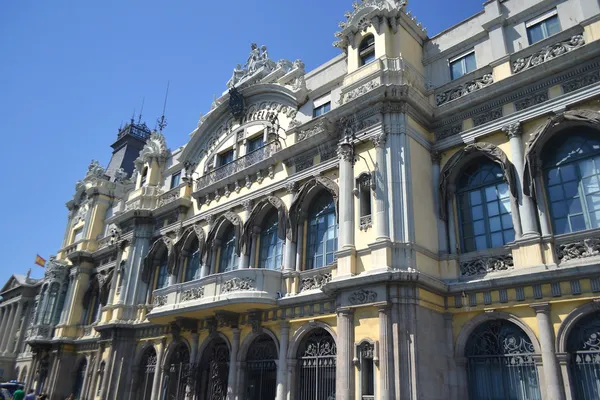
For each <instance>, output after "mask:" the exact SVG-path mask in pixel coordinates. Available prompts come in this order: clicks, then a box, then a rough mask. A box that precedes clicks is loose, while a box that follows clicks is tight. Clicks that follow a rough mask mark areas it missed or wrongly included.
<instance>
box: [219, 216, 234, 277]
mask: <svg viewBox="0 0 600 400" xmlns="http://www.w3.org/2000/svg"><path fill="white" fill-rule="evenodd" d="M235 241H236V237H235V232H234V230H233V225H230V226H229V227H227V230H226V231H225V233H224V234H223V237H222V239H221V254H220V256H219V271H218V272H227V271H232V270H234V269H236V268H237V265H238V256H237V254H236V252H235Z"/></svg>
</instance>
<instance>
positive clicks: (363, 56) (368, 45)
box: [358, 34, 375, 67]
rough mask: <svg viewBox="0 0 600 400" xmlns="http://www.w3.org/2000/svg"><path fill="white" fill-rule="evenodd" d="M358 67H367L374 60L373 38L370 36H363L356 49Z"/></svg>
mask: <svg viewBox="0 0 600 400" xmlns="http://www.w3.org/2000/svg"><path fill="white" fill-rule="evenodd" d="M358 56H359V57H360V66H361V67H362V66H363V65H367V64H368V63H370V62H372V61H374V60H375V37H374V36H373V35H371V34H369V35H367V36H365V37H364V38H363V40H362V41H361V42H360V46H359V47H358Z"/></svg>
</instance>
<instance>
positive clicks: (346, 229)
mask: <svg viewBox="0 0 600 400" xmlns="http://www.w3.org/2000/svg"><path fill="white" fill-rule="evenodd" d="M338 155H339V158H340V179H339V182H340V199H339V202H340V206H339V220H340V226H339V247H340V249H353V248H354V194H353V190H354V145H353V144H352V142H351V141H350V140H349V138H345V139H344V140H342V142H341V143H340V144H339V147H338Z"/></svg>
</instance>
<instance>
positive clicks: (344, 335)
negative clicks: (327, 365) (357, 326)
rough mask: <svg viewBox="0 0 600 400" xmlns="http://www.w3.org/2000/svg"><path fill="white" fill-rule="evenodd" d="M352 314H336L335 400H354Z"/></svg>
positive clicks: (345, 312)
mask: <svg viewBox="0 0 600 400" xmlns="http://www.w3.org/2000/svg"><path fill="white" fill-rule="evenodd" d="M353 349H354V312H353V310H349V309H344V310H338V312H337V358H336V387H335V391H336V397H335V398H336V399H337V400H354V391H355V385H354V365H353V363H352V354H353Z"/></svg>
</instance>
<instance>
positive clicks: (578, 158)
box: [542, 132, 600, 234]
mask: <svg viewBox="0 0 600 400" xmlns="http://www.w3.org/2000/svg"><path fill="white" fill-rule="evenodd" d="M592 134H593V133H592V132H581V133H580V134H577V135H566V134H564V135H560V136H558V137H556V138H555V139H553V140H551V141H550V142H549V143H548V144H547V145H546V146H544V148H545V149H547V151H544V152H543V154H544V157H543V158H542V162H543V166H544V175H545V176H544V178H545V183H546V190H547V193H548V203H549V204H550V214H551V215H552V224H553V227H554V233H556V234H561V233H569V232H576V231H581V230H584V229H593V228H599V227H600V140H598V138H597V137H593V136H592ZM595 135H597V133H595Z"/></svg>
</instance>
